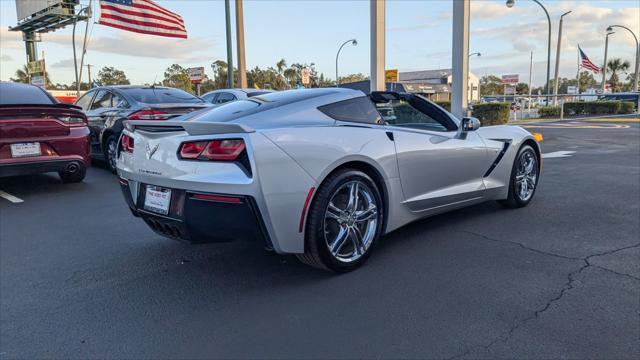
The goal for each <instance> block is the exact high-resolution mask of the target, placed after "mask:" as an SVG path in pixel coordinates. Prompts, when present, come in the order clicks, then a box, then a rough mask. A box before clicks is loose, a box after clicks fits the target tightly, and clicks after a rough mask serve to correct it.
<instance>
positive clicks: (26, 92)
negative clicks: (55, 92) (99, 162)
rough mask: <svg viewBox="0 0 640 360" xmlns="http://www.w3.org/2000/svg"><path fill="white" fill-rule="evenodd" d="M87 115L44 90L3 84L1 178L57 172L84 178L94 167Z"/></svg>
mask: <svg viewBox="0 0 640 360" xmlns="http://www.w3.org/2000/svg"><path fill="white" fill-rule="evenodd" d="M89 151H90V138H89V128H88V126H87V117H86V116H85V115H84V114H83V113H82V111H80V109H79V108H78V107H76V106H73V105H67V104H61V103H59V102H58V101H57V100H56V99H55V98H54V97H52V96H51V95H49V94H48V93H47V92H46V91H44V90H43V89H41V88H39V87H37V86H33V85H26V84H17V83H9V82H1V83H0V177H4V176H14V175H26V174H34V173H46V172H57V173H58V174H59V175H60V178H61V179H62V181H63V182H79V181H82V180H83V179H84V177H85V174H86V171H87V167H89V166H90V165H91V157H90V155H89Z"/></svg>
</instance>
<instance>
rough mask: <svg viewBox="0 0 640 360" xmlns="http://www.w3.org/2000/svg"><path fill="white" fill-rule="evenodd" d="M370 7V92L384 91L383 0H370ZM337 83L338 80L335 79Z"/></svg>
mask: <svg viewBox="0 0 640 360" xmlns="http://www.w3.org/2000/svg"><path fill="white" fill-rule="evenodd" d="M370 7H371V20H370V22H371V91H384V90H385V89H386V86H385V82H384V80H385V77H384V65H385V64H384V62H385V38H384V36H385V16H384V12H385V0H370ZM336 81H338V79H336Z"/></svg>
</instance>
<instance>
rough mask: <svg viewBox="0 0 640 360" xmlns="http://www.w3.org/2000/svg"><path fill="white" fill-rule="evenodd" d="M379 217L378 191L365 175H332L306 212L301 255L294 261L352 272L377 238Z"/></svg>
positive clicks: (350, 171) (381, 210)
mask: <svg viewBox="0 0 640 360" xmlns="http://www.w3.org/2000/svg"><path fill="white" fill-rule="evenodd" d="M383 215H384V204H383V202H382V197H381V195H380V190H379V189H378V187H377V186H376V184H375V182H374V181H373V180H372V179H371V178H370V177H369V176H368V175H367V174H365V173H363V172H361V171H358V170H354V169H344V170H340V171H338V172H336V173H335V174H332V175H331V176H329V178H327V179H326V180H325V181H324V183H323V184H322V185H321V186H320V188H319V189H318V192H317V194H316V196H315V199H314V201H313V203H312V204H311V206H310V208H309V216H308V218H307V228H306V233H305V253H304V254H301V255H298V258H299V259H300V260H301V261H302V262H304V263H306V264H308V265H311V266H315V267H319V268H322V269H326V270H331V271H335V272H347V271H351V270H354V269H356V268H357V267H359V266H360V265H362V264H363V263H364V262H365V261H366V260H367V258H368V257H369V255H370V254H371V251H372V249H373V246H374V244H375V242H376V241H377V240H378V238H379V237H380V235H381V232H382V223H383Z"/></svg>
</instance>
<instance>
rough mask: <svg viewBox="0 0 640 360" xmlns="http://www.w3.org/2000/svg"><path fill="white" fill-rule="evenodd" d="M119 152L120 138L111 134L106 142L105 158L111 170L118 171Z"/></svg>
mask: <svg viewBox="0 0 640 360" xmlns="http://www.w3.org/2000/svg"><path fill="white" fill-rule="evenodd" d="M117 154H118V140H117V139H116V137H115V136H113V135H110V136H109V137H108V138H107V141H106V142H105V143H104V160H105V162H106V163H107V168H108V169H109V171H111V172H114V173H115V172H116V157H117Z"/></svg>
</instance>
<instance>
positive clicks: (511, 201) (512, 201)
mask: <svg viewBox="0 0 640 360" xmlns="http://www.w3.org/2000/svg"><path fill="white" fill-rule="evenodd" d="M524 154H530V155H532V156H533V157H534V159H535V168H536V180H535V184H534V187H533V191H532V192H531V195H530V196H529V197H528V198H526V199H522V198H521V197H520V196H519V195H518V193H517V183H516V176H517V173H518V162H519V161H520V158H521V157H522V156H523V155H524ZM539 183H540V157H539V156H538V153H537V152H536V151H535V150H534V149H533V148H532V147H531V145H526V144H525V145H522V146H521V147H520V149H519V150H518V154H517V155H516V157H515V160H514V161H513V166H512V168H511V178H510V179H509V194H508V196H507V199H506V200H499V201H498V203H500V204H501V205H503V206H505V207H509V208H521V207H525V206H527V205H529V203H530V202H531V200H533V197H534V195H535V192H536V190H537V189H538V184H539Z"/></svg>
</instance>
